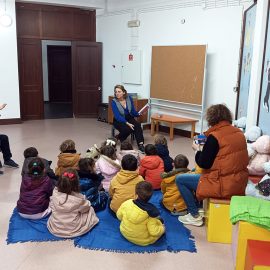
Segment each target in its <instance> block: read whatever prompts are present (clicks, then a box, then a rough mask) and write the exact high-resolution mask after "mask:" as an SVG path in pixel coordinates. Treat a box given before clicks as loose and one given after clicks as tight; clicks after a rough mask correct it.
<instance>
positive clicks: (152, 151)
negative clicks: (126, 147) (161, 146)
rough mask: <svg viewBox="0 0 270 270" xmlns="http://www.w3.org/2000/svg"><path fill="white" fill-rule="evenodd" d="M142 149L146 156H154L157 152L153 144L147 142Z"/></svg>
mask: <svg viewBox="0 0 270 270" xmlns="http://www.w3.org/2000/svg"><path fill="white" fill-rule="evenodd" d="M144 151H145V154H146V155H147V156H156V155H157V154H158V153H157V148H156V146H155V145H153V144H147V145H146V146H145V150H144Z"/></svg>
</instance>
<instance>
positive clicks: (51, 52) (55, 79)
mask: <svg viewBox="0 0 270 270" xmlns="http://www.w3.org/2000/svg"><path fill="white" fill-rule="evenodd" d="M47 54H48V79H49V97H50V98H49V101H50V102H72V80H71V47H68V46H48V49H47Z"/></svg>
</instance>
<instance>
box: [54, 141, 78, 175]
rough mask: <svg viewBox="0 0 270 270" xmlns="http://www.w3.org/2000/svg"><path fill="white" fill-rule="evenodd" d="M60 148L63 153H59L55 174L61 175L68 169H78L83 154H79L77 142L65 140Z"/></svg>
mask: <svg viewBox="0 0 270 270" xmlns="http://www.w3.org/2000/svg"><path fill="white" fill-rule="evenodd" d="M59 149H60V151H61V153H60V154H59V155H58V161H57V167H56V169H55V174H56V175H57V176H60V175H62V173H63V172H64V171H65V170H66V169H69V168H72V169H75V170H76V169H78V162H79V160H80V155H81V154H77V151H76V149H75V142H74V141H72V140H65V141H63V142H62V143H61V145H60V147H59Z"/></svg>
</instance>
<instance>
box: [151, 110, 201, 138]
mask: <svg viewBox="0 0 270 270" xmlns="http://www.w3.org/2000/svg"><path fill="white" fill-rule="evenodd" d="M160 122H164V123H168V124H169V127H170V140H173V131H174V130H173V129H174V125H176V124H177V125H179V124H191V136H190V137H191V139H193V137H194V133H195V124H196V122H198V120H195V119H190V118H183V117H177V116H173V115H166V114H162V115H160V114H157V113H156V114H153V115H151V135H152V136H153V135H154V134H155V129H156V132H158V130H159V123H160Z"/></svg>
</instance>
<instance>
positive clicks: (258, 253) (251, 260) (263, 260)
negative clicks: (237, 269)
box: [245, 240, 270, 270]
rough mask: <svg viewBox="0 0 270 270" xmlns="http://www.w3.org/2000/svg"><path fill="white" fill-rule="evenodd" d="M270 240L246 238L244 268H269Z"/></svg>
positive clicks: (251, 269) (264, 269) (262, 269)
mask: <svg viewBox="0 0 270 270" xmlns="http://www.w3.org/2000/svg"><path fill="white" fill-rule="evenodd" d="M269 255H270V242H266V241H258V240H248V241H247V253H246V262H245V270H255V269H256V270H266V269H268V270H270V256H269Z"/></svg>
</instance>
